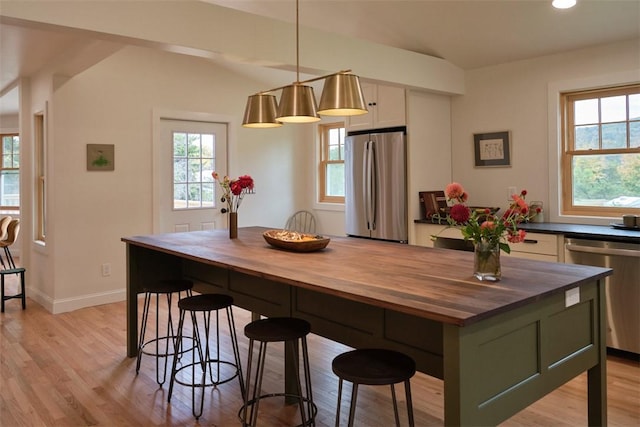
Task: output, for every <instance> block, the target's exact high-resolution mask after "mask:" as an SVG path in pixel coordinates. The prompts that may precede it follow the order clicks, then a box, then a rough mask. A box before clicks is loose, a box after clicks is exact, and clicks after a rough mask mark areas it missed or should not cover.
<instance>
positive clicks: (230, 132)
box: [151, 108, 237, 233]
mask: <svg viewBox="0 0 640 427" xmlns="http://www.w3.org/2000/svg"><path fill="white" fill-rule="evenodd" d="M161 120H189V121H195V122H212V123H225V124H226V125H227V141H228V144H227V159H226V161H227V170H228V169H229V168H230V165H231V159H232V158H233V154H234V151H235V148H234V147H235V146H236V137H237V136H236V129H237V123H236V118H235V117H234V116H230V115H226V114H214V113H199V112H193V111H182V110H168V109H162V108H154V109H153V110H152V119H151V126H152V130H151V152H152V159H151V160H152V164H151V174H152V175H151V177H152V180H153V181H152V182H154V183H155V182H160V168H158V167H156V165H159V164H161V162H162V159H160V158H159V157H160V150H158V149H157V144H159V143H160V141H161V135H160V133H161V127H160V121H161ZM158 191H159V187H158V186H157V185H153V195H152V207H153V209H152V210H153V233H159V232H160V228H161V227H160V209H161V206H160V197H159V194H158V193H157V192H158Z"/></svg>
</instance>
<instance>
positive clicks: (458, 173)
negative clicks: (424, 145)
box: [452, 40, 640, 210]
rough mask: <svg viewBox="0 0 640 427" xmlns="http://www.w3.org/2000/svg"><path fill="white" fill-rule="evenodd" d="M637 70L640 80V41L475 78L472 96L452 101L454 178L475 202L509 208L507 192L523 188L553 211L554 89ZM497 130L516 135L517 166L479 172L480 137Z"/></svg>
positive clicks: (469, 77)
mask: <svg viewBox="0 0 640 427" xmlns="http://www.w3.org/2000/svg"><path fill="white" fill-rule="evenodd" d="M633 70H635V72H636V76H637V78H636V81H640V71H639V70H640V41H639V40H633V41H629V42H623V43H616V44H612V45H605V46H598V47H594V48H590V49H583V50H579V51H573V52H568V53H563V54H559V55H552V56H546V57H541V58H537V59H531V60H527V61H520V62H514V63H508V64H503V65H498V66H493V67H486V68H482V69H477V70H471V71H467V73H466V94H465V95H464V96H458V97H453V98H452V124H453V127H452V142H453V179H454V180H455V181H457V182H460V183H461V184H462V185H463V186H464V187H465V189H466V190H467V191H468V193H469V195H470V199H469V202H470V203H471V204H472V205H481V206H501V207H505V206H506V205H507V204H508V203H507V187H508V186H515V187H517V188H518V189H526V190H528V193H529V195H528V196H527V199H528V200H530V201H531V200H541V201H543V202H544V205H545V207H549V206H550V203H549V202H550V194H551V192H550V189H551V188H557V186H558V182H557V177H556V176H555V175H552V176H551V178H550V177H549V176H550V174H549V170H550V166H553V165H552V164H550V163H553V162H555V161H556V160H555V154H554V153H550V152H549V150H548V147H549V146H552V147H557V141H554V140H549V132H548V129H549V126H550V123H549V121H548V117H549V106H548V96H547V94H548V87H549V86H551V85H556V84H557V82H560V81H567V80H580V79H585V78H588V77H592V76H599V75H603V74H611V73H614V72H619V71H633ZM609 83H610V84H615V83H616V82H614V81H610V82H609ZM618 83H619V82H618ZM553 119H554V120H557V118H553ZM495 131H510V132H511V167H509V168H475V167H474V151H473V134H474V133H485V132H495ZM545 210H546V209H545Z"/></svg>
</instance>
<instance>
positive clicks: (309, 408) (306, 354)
mask: <svg viewBox="0 0 640 427" xmlns="http://www.w3.org/2000/svg"><path fill="white" fill-rule="evenodd" d="M302 360H303V363H304V376H305V384H306V392H307V394H306V396H307V414H309V416H310V417H312V422H311V425H312V426H315V425H316V419H315V417H314V416H313V409H312V402H313V393H312V391H311V367H310V366H309V351H308V347H307V337H302ZM300 395H302V390H300Z"/></svg>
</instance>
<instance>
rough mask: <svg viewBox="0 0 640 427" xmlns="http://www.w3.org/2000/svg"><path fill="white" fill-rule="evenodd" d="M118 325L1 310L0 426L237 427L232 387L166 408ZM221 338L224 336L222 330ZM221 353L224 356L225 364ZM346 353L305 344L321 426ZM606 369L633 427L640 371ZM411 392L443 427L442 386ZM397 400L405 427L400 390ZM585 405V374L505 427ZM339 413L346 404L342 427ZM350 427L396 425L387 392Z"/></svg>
mask: <svg viewBox="0 0 640 427" xmlns="http://www.w3.org/2000/svg"><path fill="white" fill-rule="evenodd" d="M12 286H15V284H13V283H10V284H9V286H8V288H9V289H11V287H12ZM9 293H11V291H9ZM234 314H235V318H236V327H237V329H238V333H239V334H238V335H239V341H240V351H241V356H242V361H243V363H245V364H246V357H247V344H248V342H247V339H246V338H245V337H244V335H243V333H242V328H243V326H244V325H245V324H246V323H248V322H249V321H250V313H248V312H246V311H244V310H240V309H235V310H234ZM125 320H126V315H125V304H124V302H120V303H114V304H107V305H102V306H97V307H91V308H86V309H82V310H77V311H74V312H71V313H63V314H59V315H51V314H49V313H48V312H46V311H45V310H44V309H43V308H42V307H41V306H39V305H38V304H36V303H34V302H32V301H30V300H27V310H26V311H22V310H21V309H20V303H19V300H10V301H7V303H6V312H5V313H3V314H0V426H3V427H13V426H186V425H206V426H237V425H239V421H238V418H237V412H238V409H239V407H240V406H241V404H242V402H241V397H240V391H239V390H240V389H239V386H238V383H237V381H233V382H230V383H227V384H223V385H221V386H220V387H219V388H217V389H208V390H207V392H206V395H205V408H204V413H203V415H202V417H201V418H200V420H199V421H196V420H195V419H194V418H193V416H192V414H191V401H190V399H191V395H190V391H189V390H188V389H186V388H184V387H180V386H176V388H175V389H174V395H173V397H172V399H171V403H167V391H168V383H166V384H165V386H164V387H163V388H159V387H158V385H157V384H156V383H155V364H154V362H153V360H152V359H151V358H150V357H146V358H143V361H142V368H141V371H140V374H139V375H136V373H135V359H130V358H127V357H126V347H125V333H126V331H125V324H126V323H125ZM221 331H222V334H225V335H226V327H222V329H221ZM225 342H226V341H225ZM227 347H228V346H227ZM227 347H225V349H224V352H226V354H227V355H228V353H229V352H228V348H227ZM345 350H347V348H346V347H344V346H342V345H339V344H336V343H334V342H331V341H329V340H326V339H324V338H321V337H318V336H314V335H312V336H311V337H310V338H309V351H310V354H311V366H312V378H313V380H312V384H313V393H314V400H315V402H316V404H317V406H318V416H317V425H318V426H333V425H334V423H335V405H336V395H337V378H336V377H335V376H334V375H333V373H332V372H331V360H332V359H333V357H334V356H336V355H338V354H340V353H341V352H343V351H345ZM268 352H269V355H270V356H269V357H268V360H267V375H266V378H265V383H264V384H263V389H264V390H265V391H271V392H274V391H280V388H281V387H280V384H281V382H280V380H281V378H282V373H281V370H282V349H281V346H276V345H274V346H272V347H269V350H268ZM607 368H608V381H607V383H608V399H609V400H608V402H609V404H608V414H609V417H608V420H609V425H610V426H625V427H626V426H638V425H640V366H639V365H638V363H637V362H634V361H630V360H628V359H622V358H618V357H614V356H610V357H609V360H608V364H607ZM411 386H412V391H413V397H414V399H413V400H414V411H415V416H416V425H418V426H440V425H443V397H442V396H443V395H442V392H443V390H442V381H440V380H437V379H434V378H431V377H428V376H426V375H423V374H420V373H418V374H416V376H415V377H414V378H413V379H412V384H411ZM346 391H348V392H349V391H350V387H347V390H346ZM398 396H399V397H400V399H401V403H400V410H401V417H402V418H401V419H402V421H403V423H405V425H406V415H405V411H404V392H403V389H402V387H401V386H399V387H398ZM585 398H586V374H583V375H580V376H578V377H577V378H575V379H574V380H572V381H570V382H569V383H567V384H566V385H564V386H563V387H561V388H560V389H558V390H556V391H554V392H553V393H551V394H550V395H548V396H546V397H545V398H543V399H541V400H540V401H538V402H536V403H535V404H533V405H532V406H530V407H529V408H527V409H526V410H524V411H522V412H520V413H518V414H516V415H515V416H514V417H512V418H511V419H509V420H507V421H506V422H505V423H503V425H504V426H554V427H556V426H558V427H560V426H586V424H587V421H586V420H587V415H586V414H587V409H586V403H585ZM267 406H269V407H267ZM262 409H267V410H269V411H271V412H273V413H275V414H277V416H274V417H269V418H267V417H266V416H263V415H261V418H260V422H261V425H266V426H281V425H290V423H291V422H295V421H296V419H295V414H293V412H294V411H291V410H290V409H286V408H285V409H281V408H279V407H277V405H261V412H262ZM346 413H347V407H346V402H344V401H343V409H342V415H343V416H342V422H343V425H346ZM356 424H357V425H358V426H390V425H393V412H392V408H391V403H390V394H389V389H388V388H386V387H364V386H363V387H361V388H360V392H359V399H358V410H357V413H356Z"/></svg>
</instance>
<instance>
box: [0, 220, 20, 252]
mask: <svg viewBox="0 0 640 427" xmlns="http://www.w3.org/2000/svg"><path fill="white" fill-rule="evenodd" d="M19 232H20V220H19V219H12V220H11V222H10V223H9V226H8V227H7V238H6V239H4V240H3V241H2V242H0V246H11V245H13V244H14V243H15V241H16V239H17V238H18V233H19Z"/></svg>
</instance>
